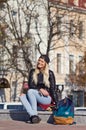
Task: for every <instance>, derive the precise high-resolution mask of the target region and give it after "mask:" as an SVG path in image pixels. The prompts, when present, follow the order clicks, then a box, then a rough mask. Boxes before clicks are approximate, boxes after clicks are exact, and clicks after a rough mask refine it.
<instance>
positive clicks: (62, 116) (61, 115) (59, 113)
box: [53, 97, 74, 125]
mask: <svg viewBox="0 0 86 130" xmlns="http://www.w3.org/2000/svg"><path fill="white" fill-rule="evenodd" d="M53 119H54V124H63V125H66V124H73V122H74V104H73V102H72V100H71V99H69V98H67V97H65V98H64V99H62V100H61V101H59V103H58V108H57V110H54V111H53Z"/></svg>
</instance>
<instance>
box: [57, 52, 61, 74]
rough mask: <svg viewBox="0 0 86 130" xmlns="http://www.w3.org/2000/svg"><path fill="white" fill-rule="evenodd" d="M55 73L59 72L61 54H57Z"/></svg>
mask: <svg viewBox="0 0 86 130" xmlns="http://www.w3.org/2000/svg"><path fill="white" fill-rule="evenodd" d="M57 73H61V54H57Z"/></svg>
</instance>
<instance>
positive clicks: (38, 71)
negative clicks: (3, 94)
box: [20, 55, 58, 123]
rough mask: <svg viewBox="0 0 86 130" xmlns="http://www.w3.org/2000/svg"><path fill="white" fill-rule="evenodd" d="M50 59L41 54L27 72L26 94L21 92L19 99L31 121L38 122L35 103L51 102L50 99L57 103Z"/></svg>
mask: <svg viewBox="0 0 86 130" xmlns="http://www.w3.org/2000/svg"><path fill="white" fill-rule="evenodd" d="M49 62H50V59H49V57H48V56H47V55H41V56H40V57H39V59H38V62H37V67H36V68H35V69H32V70H31V71H30V74H29V79H28V85H29V90H28V91H27V95H25V94H22V95H21V96H20V100H21V102H22V104H23V105H24V107H25V109H26V111H27V113H28V114H29V115H30V121H31V123H39V122H40V120H41V119H40V118H39V116H38V114H37V103H40V104H51V102H52V100H53V102H54V103H55V104H56V105H57V102H58V97H57V93H56V91H55V90H56V88H55V86H56V83H55V76H54V73H53V72H52V71H51V70H49V66H48V64H49Z"/></svg>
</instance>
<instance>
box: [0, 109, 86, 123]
mask: <svg viewBox="0 0 86 130" xmlns="http://www.w3.org/2000/svg"><path fill="white" fill-rule="evenodd" d="M38 115H39V116H40V118H41V119H42V121H43V122H48V123H53V113H52V112H50V111H38ZM0 120H17V121H27V120H29V115H28V114H27V113H26V111H25V110H23V111H19V110H2V109H1V110H0ZM74 121H75V122H76V124H86V111H75V116H74Z"/></svg>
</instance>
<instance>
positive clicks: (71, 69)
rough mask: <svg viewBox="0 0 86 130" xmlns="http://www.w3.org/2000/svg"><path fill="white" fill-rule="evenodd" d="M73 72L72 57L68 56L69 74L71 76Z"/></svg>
mask: <svg viewBox="0 0 86 130" xmlns="http://www.w3.org/2000/svg"><path fill="white" fill-rule="evenodd" d="M73 72H74V56H73V55H69V73H70V74H72V73H73Z"/></svg>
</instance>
